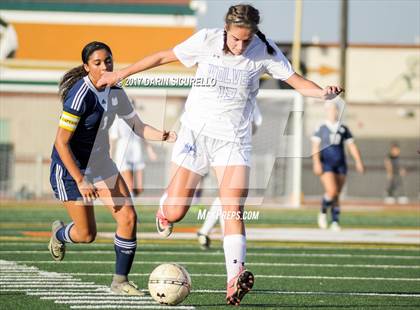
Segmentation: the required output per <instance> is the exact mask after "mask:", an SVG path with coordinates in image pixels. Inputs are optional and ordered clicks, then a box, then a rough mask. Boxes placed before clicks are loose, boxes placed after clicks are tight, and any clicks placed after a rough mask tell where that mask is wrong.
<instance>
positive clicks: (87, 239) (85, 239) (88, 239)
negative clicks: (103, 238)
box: [78, 229, 96, 243]
mask: <svg viewBox="0 0 420 310" xmlns="http://www.w3.org/2000/svg"><path fill="white" fill-rule="evenodd" d="M78 239H79V240H78V241H79V242H80V243H92V242H93V241H95V239H96V229H95V230H84V231H81V232H79V233H78Z"/></svg>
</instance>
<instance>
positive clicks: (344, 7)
mask: <svg viewBox="0 0 420 310" xmlns="http://www.w3.org/2000/svg"><path fill="white" fill-rule="evenodd" d="M348 7H349V3H348V0H341V8H340V11H341V12H340V15H341V18H340V85H341V87H343V88H344V89H346V59H347V57H346V56H347V45H348ZM345 95H346V93H345V92H344V93H342V96H343V99H345Z"/></svg>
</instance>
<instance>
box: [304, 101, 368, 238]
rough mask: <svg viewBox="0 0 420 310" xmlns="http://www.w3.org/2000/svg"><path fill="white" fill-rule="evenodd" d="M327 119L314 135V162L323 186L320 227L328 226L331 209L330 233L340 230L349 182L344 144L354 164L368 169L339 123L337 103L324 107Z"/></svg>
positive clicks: (316, 173)
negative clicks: (343, 198)
mask: <svg viewBox="0 0 420 310" xmlns="http://www.w3.org/2000/svg"><path fill="white" fill-rule="evenodd" d="M325 107H326V113H327V119H326V121H325V122H324V124H322V125H321V126H320V127H319V128H318V129H317V130H316V131H315V134H314V135H313V136H312V154H313V155H312V162H313V171H314V173H315V175H318V176H320V179H321V183H322V186H323V187H324V196H323V198H322V206H321V213H320V214H319V215H318V226H319V228H321V229H326V228H327V227H328V219H327V211H328V209H331V216H332V223H331V227H330V228H331V230H334V231H339V230H341V228H340V224H339V220H340V202H339V198H340V193H341V190H342V188H343V186H344V183H345V182H346V175H347V162H346V154H345V145H347V146H348V148H349V151H350V154H351V155H352V157H353V159H354V161H355V163H356V170H357V171H358V172H360V173H363V172H364V170H365V168H364V165H363V162H362V158H361V156H360V152H359V149H358V148H357V146H356V144H355V143H354V140H353V136H352V134H351V133H350V130H349V129H348V128H347V127H346V126H344V125H342V124H340V122H339V120H338V117H339V108H338V104H337V103H336V102H334V101H329V102H327V103H326V104H325Z"/></svg>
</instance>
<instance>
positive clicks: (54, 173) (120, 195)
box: [48, 42, 176, 295]
mask: <svg viewBox="0 0 420 310" xmlns="http://www.w3.org/2000/svg"><path fill="white" fill-rule="evenodd" d="M82 61H83V64H82V65H81V66H79V67H76V68H73V69H71V70H70V71H68V72H67V73H66V74H65V75H64V77H63V79H62V80H61V82H60V86H59V90H60V95H61V99H62V100H63V112H62V115H61V117H60V122H59V127H58V131H57V136H56V138H55V142H54V147H53V151H52V155H51V158H52V162H51V173H50V181H51V186H52V188H53V190H54V193H55V196H56V197H57V198H58V199H59V200H61V201H62V202H63V204H64V207H65V208H66V210H67V212H68V214H69V216H70V218H71V219H72V222H71V223H68V224H67V225H64V223H63V222H62V221H59V220H57V221H55V222H54V223H53V225H52V236H51V239H50V243H49V246H48V248H49V250H50V253H51V255H52V257H53V259H54V260H57V261H61V260H62V259H63V258H64V254H65V245H66V243H90V242H93V241H94V240H95V237H96V222H95V215H94V209H93V201H94V200H95V199H96V198H99V199H100V200H101V201H102V203H103V204H104V205H105V206H106V207H107V208H108V209H109V211H110V212H111V214H112V216H113V217H114V219H115V221H116V223H117V229H116V233H115V239H114V244H115V246H114V248H115V253H116V270H115V274H114V277H113V280H112V284H111V290H112V291H113V292H115V293H120V294H126V295H143V293H142V292H141V291H139V290H138V289H137V286H136V285H134V284H133V283H132V282H129V281H128V273H129V272H130V269H131V265H132V263H133V259H134V255H135V251H136V246H137V241H136V225H137V215H136V211H135V209H134V206H133V203H132V201H131V198H130V193H129V190H128V188H127V185H126V184H125V182H124V180H123V178H122V177H121V175H120V174H119V172H118V170H117V168H116V166H115V164H114V162H113V161H112V160H111V157H110V150H109V136H108V129H109V127H110V126H111V125H112V123H113V120H114V118H115V116H116V115H118V116H119V117H121V118H122V119H124V121H125V122H126V123H127V124H128V125H129V126H130V128H132V130H133V131H134V133H136V134H137V135H138V136H140V137H142V138H145V139H148V140H155V141H167V142H174V141H175V140H176V134H175V132H167V131H160V130H157V129H155V128H153V127H152V126H150V125H147V124H144V123H143V122H142V121H141V120H140V118H139V117H138V115H137V113H136V112H135V110H134V109H133V107H132V105H131V103H130V101H129V100H128V98H127V95H126V94H125V92H124V91H123V90H122V89H121V88H120V87H118V86H113V87H102V88H101V87H97V82H98V80H99V79H100V77H101V76H102V75H103V74H104V73H105V72H106V71H112V70H113V59H112V52H111V49H110V48H109V47H108V46H107V45H106V44H104V43H101V42H91V43H89V44H87V45H86V46H85V47H84V48H83V50H82Z"/></svg>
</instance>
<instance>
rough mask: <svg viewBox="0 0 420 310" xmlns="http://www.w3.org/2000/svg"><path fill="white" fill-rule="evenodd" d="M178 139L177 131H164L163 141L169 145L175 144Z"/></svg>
mask: <svg viewBox="0 0 420 310" xmlns="http://www.w3.org/2000/svg"><path fill="white" fill-rule="evenodd" d="M176 139H177V135H176V132H175V131H166V130H164V131H163V135H162V141H166V142H169V143H173V142H175V141H176Z"/></svg>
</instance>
